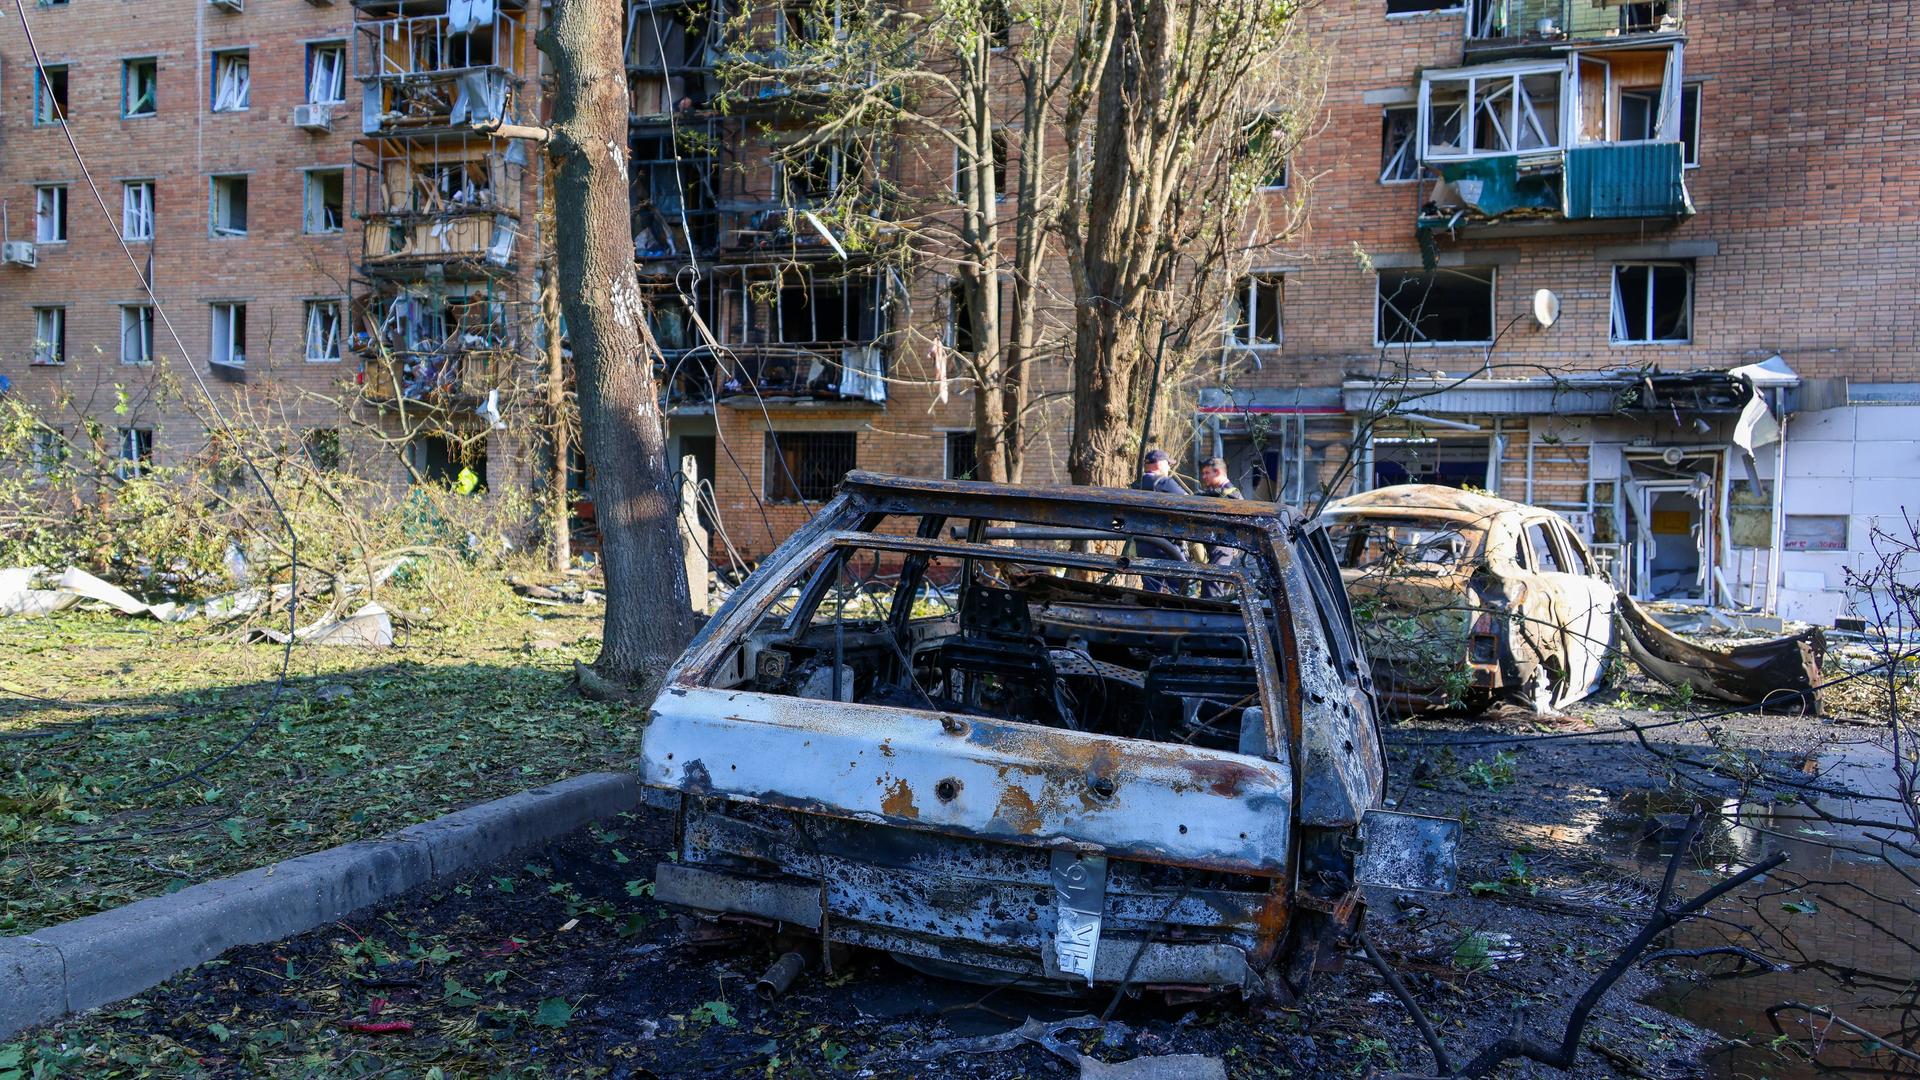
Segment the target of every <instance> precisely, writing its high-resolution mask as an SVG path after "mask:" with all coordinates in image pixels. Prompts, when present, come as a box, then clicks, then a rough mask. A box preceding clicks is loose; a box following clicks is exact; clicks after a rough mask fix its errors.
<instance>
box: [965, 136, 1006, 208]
mask: <svg viewBox="0 0 1920 1080" xmlns="http://www.w3.org/2000/svg"><path fill="white" fill-rule="evenodd" d="M988 143H989V145H990V146H991V147H992V153H993V198H994V201H996V202H998V201H999V200H1001V199H1004V198H1006V197H1007V153H1008V140H1007V130H1006V129H1005V128H994V129H993V130H992V132H990V133H989V134H988ZM972 191H973V170H971V169H969V168H968V167H967V156H966V155H965V154H964V153H962V152H961V150H960V148H959V147H957V146H956V147H954V150H953V193H954V195H955V196H956V197H958V199H959V200H960V202H961V203H963V204H964V203H966V201H967V197H968V195H969V194H970V193H971V192H972Z"/></svg>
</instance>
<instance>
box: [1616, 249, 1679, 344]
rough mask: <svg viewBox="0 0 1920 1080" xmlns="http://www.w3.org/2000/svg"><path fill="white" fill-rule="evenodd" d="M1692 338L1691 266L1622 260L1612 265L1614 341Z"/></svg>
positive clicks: (1654, 341)
mask: <svg viewBox="0 0 1920 1080" xmlns="http://www.w3.org/2000/svg"><path fill="white" fill-rule="evenodd" d="M1692 339H1693V265H1692V264H1691V263H1685V262H1671V263H1625V264H1622V265H1619V266H1615V267H1614V268H1613V343H1614V344H1616V345H1650V344H1656V343H1671V344H1685V343H1686V342H1688V341H1691V340H1692Z"/></svg>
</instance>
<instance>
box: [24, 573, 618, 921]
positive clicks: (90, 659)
mask: <svg viewBox="0 0 1920 1080" xmlns="http://www.w3.org/2000/svg"><path fill="white" fill-rule="evenodd" d="M601 610H602V609H601V608H600V606H599V605H598V604H592V605H573V606H566V607H536V606H534V605H532V604H530V603H528V602H526V601H524V600H521V599H520V598H518V597H516V596H514V595H513V594H512V593H511V592H510V591H509V590H508V589H507V588H506V586H505V585H504V583H502V582H500V581H498V580H492V581H487V582H482V583H478V584H472V583H471V579H470V589H469V592H468V594H467V595H465V596H463V597H462V598H461V601H460V603H459V604H458V605H457V611H458V614H457V616H455V615H454V611H455V605H452V604H449V605H447V606H446V607H445V608H444V609H443V615H442V617H441V618H439V619H437V620H435V621H436V622H437V626H436V628H432V629H419V628H415V629H401V630H398V631H397V644H396V645H395V647H393V648H387V649H371V648H341V647H336V648H319V647H307V648H296V649H295V650H294V652H293V660H292V667H291V669H290V670H289V672H288V682H287V686H286V689H285V690H284V691H283V692H282V693H281V695H280V698H279V701H278V703H277V704H276V705H274V706H273V708H272V710H271V713H270V714H269V715H267V717H266V718H265V721H264V722H263V723H260V726H259V729H258V730H257V731H255V732H254V733H253V735H252V737H251V738H248V739H245V740H244V741H242V736H243V734H244V733H245V732H247V730H248V729H249V728H250V727H252V726H253V725H254V724H255V723H256V721H259V720H260V717H261V713H262V709H263V708H265V707H266V705H267V703H268V702H269V700H270V699H271V695H272V689H273V686H274V683H275V680H276V678H277V675H278V672H279V668H280V662H281V647H280V646H277V645H272V644H266V643H263V644H242V643H239V642H237V641H235V640H233V639H232V637H231V636H221V635H217V634H215V633H213V632H212V631H211V630H210V629H209V628H208V627H206V626H205V625H203V624H198V623H187V624H180V625H166V624H162V623H159V622H156V621H153V620H150V619H145V618H130V617H126V616H121V615H110V614H95V613H79V612H70V613H65V614H60V615H55V616H50V617H46V618H37V619H29V618H11V619H0V656H4V657H5V663H4V664H0V934H20V933H25V932H28V931H31V930H34V929H37V928H39V927H43V926H46V925H48V924H51V923H57V922H62V921H65V920H67V919H73V918H77V917H79V916H82V915H88V914H91V913H93V912H97V911H101V910H105V909H107V908H112V907H117V906H119V905H121V904H125V903H127V902H129V901H132V900H137V899H140V898H142V897H147V896H155V895H158V894H161V893H166V892H169V891H172V890H175V889H179V888H181V887H183V886H186V885H190V884H193V883H195V882H199V881H205V880H208V879H210V878H218V877H223V876H225V875H228V874H232V873H235V872H237V871H240V870H244V869H247V868H250V867H255V866H260V865H262V864H265V863H270V862H274V861H276V860H279V859H284V858H287V857H289V856H293V855H299V854H302V853H305V852H310V851H316V850H320V849H323V848H329V847H333V846H334V845H337V844H342V843H346V842H348V841H352V840H361V839H366V838H369V837H373V836H377V835H379V834H381V833H385V832H389V831H391V830H393V829H397V828H400V827H401V826H404V825H408V824H412V823H414V822H418V821H423V820H426V819H429V818H433V817H437V816H439V815H441V814H444V813H447V812H449V811H452V810H457V809H459V808H461V807H464V806H469V805H472V804H474V803H478V802H483V801H486V800H488V799H493V798H497V797H499V796H502V795H507V794H511V793H513V792H516V791H520V790H522V789H525V788H528V787H534V786H537V785H539V784H542V783H545V782H548V781H552V780H557V779H560V778H563V777H567V776H571V775H574V774H577V773H581V772H589V771H593V770H596V769H604V768H608V767H618V766H619V765H621V764H622V763H623V762H624V761H625V760H627V759H628V758H629V757H630V756H631V755H632V754H633V753H634V751H635V750H636V749H637V746H638V739H639V734H640V728H641V724H642V721H643V717H642V716H640V715H639V714H638V713H637V712H636V711H635V710H633V709H631V708H627V707H616V706H609V705H603V704H599V703H595V702H590V701H586V700H584V699H582V698H580V697H579V696H578V695H577V694H575V693H574V692H573V690H572V688H571V686H570V685H569V683H570V679H571V668H572V663H573V661H574V660H575V659H581V660H591V659H592V657H593V655H594V653H595V651H596V650H597V647H598V640H597V638H598V634H599V620H600V614H601ZM236 743H237V744H239V745H238V749H237V750H235V751H234V752H233V753H232V754H231V755H230V756H227V757H225V758H224V759H220V755H221V754H222V753H223V752H225V751H227V750H228V749H229V748H231V747H234V746H235V745H236ZM217 759H218V760H217ZM180 777H185V779H183V780H178V782H176V783H173V784H172V785H171V786H168V787H165V788H159V789H157V790H148V791H142V790H141V789H143V788H153V787H154V786H155V785H159V784H161V783H163V782H166V781H168V780H175V779H176V778H180Z"/></svg>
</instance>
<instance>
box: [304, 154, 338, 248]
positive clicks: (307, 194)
mask: <svg viewBox="0 0 1920 1080" xmlns="http://www.w3.org/2000/svg"><path fill="white" fill-rule="evenodd" d="M326 175H331V176H336V177H339V179H340V207H339V212H338V215H337V217H336V218H335V222H334V227H333V228H331V229H326V228H321V229H316V228H314V227H313V222H314V193H315V191H316V190H317V189H318V188H319V184H318V183H317V181H318V180H319V178H320V177H321V176H326ZM321 209H323V210H324V209H325V205H324V203H323V204H322V206H321ZM346 231H347V170H346V168H345V167H344V166H340V165H315V166H312V167H310V168H305V169H301V170H300V235H302V236H338V235H340V234H341V233H344V232H346Z"/></svg>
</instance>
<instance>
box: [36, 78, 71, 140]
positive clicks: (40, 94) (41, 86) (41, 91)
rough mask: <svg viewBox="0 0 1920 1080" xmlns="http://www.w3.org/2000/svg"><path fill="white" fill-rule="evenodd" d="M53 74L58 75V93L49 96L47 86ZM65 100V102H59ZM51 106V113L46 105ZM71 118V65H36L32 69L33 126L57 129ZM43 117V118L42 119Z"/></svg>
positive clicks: (48, 87)
mask: <svg viewBox="0 0 1920 1080" xmlns="http://www.w3.org/2000/svg"><path fill="white" fill-rule="evenodd" d="M55 72H58V73H59V74H60V92H59V94H58V95H57V96H56V95H51V94H50V90H51V87H50V86H49V84H50V83H51V82H52V81H53V75H54V73H55ZM61 99H65V100H61ZM49 104H50V105H52V106H53V108H52V110H51V111H49V109H48V105H49ZM72 116H73V65H72V64H38V65H36V66H35V67H34V68H33V126H34V127H59V126H60V125H61V124H62V123H64V122H66V121H67V120H69V119H71V118H72ZM43 117H44V118H43Z"/></svg>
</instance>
